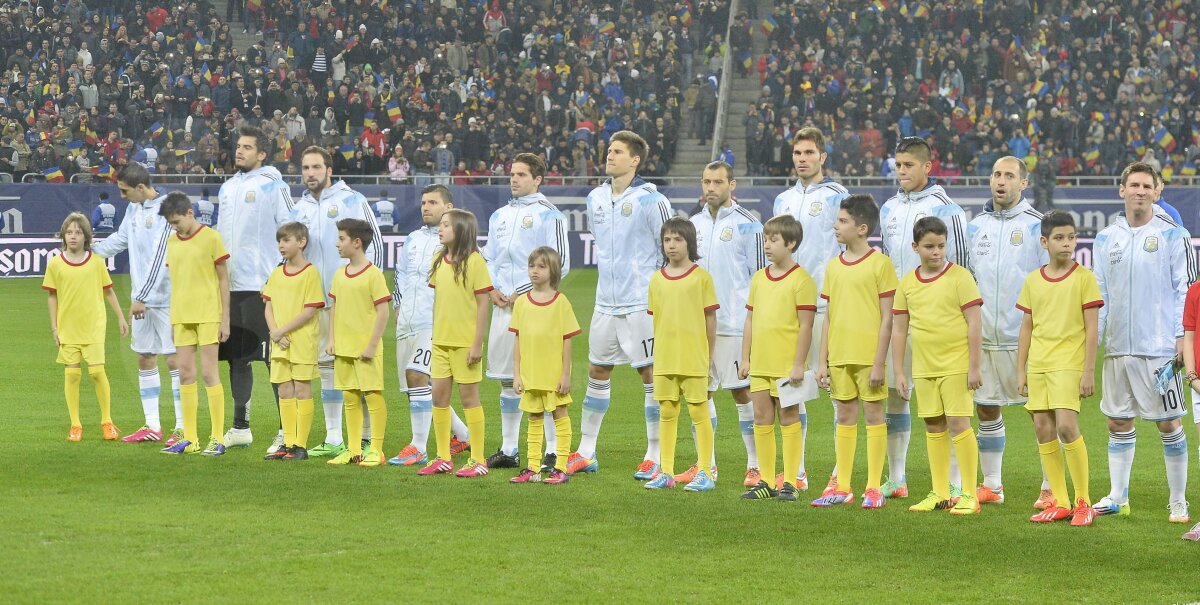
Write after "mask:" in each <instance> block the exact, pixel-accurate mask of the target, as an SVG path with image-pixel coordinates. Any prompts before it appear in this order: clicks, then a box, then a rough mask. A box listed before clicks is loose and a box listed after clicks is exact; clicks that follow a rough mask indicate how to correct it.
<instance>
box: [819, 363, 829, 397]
mask: <svg viewBox="0 0 1200 605" xmlns="http://www.w3.org/2000/svg"><path fill="white" fill-rule="evenodd" d="M817 386H819V387H821V388H822V389H825V390H826V391H828V390H829V366H826V365H823V366H821V367H819V368H817Z"/></svg>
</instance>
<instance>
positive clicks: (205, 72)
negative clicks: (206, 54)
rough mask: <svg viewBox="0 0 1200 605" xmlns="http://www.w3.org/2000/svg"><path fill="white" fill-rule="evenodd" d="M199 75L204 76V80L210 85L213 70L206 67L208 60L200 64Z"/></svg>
mask: <svg viewBox="0 0 1200 605" xmlns="http://www.w3.org/2000/svg"><path fill="white" fill-rule="evenodd" d="M200 77H201V78H204V81H205V82H208V83H209V85H210V86H211V85H212V84H213V72H212V70H211V69H209V67H208V61H205V62H204V65H201V66H200Z"/></svg>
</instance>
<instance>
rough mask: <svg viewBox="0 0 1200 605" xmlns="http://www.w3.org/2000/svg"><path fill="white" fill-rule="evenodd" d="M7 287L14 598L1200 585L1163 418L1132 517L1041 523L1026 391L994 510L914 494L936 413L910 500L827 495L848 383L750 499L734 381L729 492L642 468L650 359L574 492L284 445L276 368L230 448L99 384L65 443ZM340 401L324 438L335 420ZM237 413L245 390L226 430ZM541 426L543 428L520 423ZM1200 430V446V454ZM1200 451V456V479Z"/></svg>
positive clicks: (35, 324) (401, 403) (1041, 596)
mask: <svg viewBox="0 0 1200 605" xmlns="http://www.w3.org/2000/svg"><path fill="white" fill-rule="evenodd" d="M595 279H596V274H595V272H594V271H586V270H580V271H575V272H572V273H571V275H570V276H569V277H568V278H567V279H566V280H565V283H564V286H563V288H564V290H565V292H566V293H567V295H568V296H569V297H570V299H571V301H572V303H573V304H574V305H575V311H576V313H577V314H578V316H579V319H580V323H581V324H583V325H584V326H587V323H588V318H589V317H590V315H591V310H592V309H591V305H592V300H593V292H594V285H595ZM117 283H118V285H117V291H118V295H119V297H120V299H121V301H122V304H123V305H124V306H125V307H126V310H128V297H129V291H128V290H129V285H128V280H127V279H126V278H125V277H123V276H122V277H118V282H117ZM0 298H2V299H3V300H4V301H6V304H5V306H6V308H8V309H9V312H8V317H9V322H8V326H7V327H6V328H5V330H4V338H3V342H4V346H3V349H2V350H0V359H2V360H3V368H4V380H3V384H4V387H3V398H2V401H3V404H0V405H2V406H3V414H2V417H3V419H4V422H3V432H2V433H0V456H2V457H3V459H4V464H3V470H0V505H2V512H0V552H3V553H4V555H3V560H4V571H3V573H2V574H0V594H3V595H4V597H5V598H6V600H9V601H12V602H18V603H33V602H37V603H48V602H80V603H88V602H111V601H116V600H118V599H125V598H132V599H133V600H134V601H146V602H205V603H224V602H255V603H263V602H283V603H311V602H338V601H341V602H352V601H357V602H365V601H367V600H368V599H370V600H371V601H372V602H401V601H409V602H430V601H434V600H435V599H438V600H441V599H446V600H452V602H463V603H484V602H529V601H534V600H537V601H544V602H599V601H607V602H644V601H667V600H687V601H701V602H734V601H745V600H762V599H765V600H768V601H782V600H784V599H789V600H798V601H799V602H849V601H883V602H891V603H964V602H977V603H992V602H1014V603H1020V602H1035V601H1042V600H1053V601H1054V602H1061V603H1067V602H1110V603H1132V602H1137V603H1175V602H1184V601H1194V600H1197V599H1198V598H1200V586H1198V585H1197V583H1196V581H1195V569H1196V565H1197V562H1198V561H1200V550H1198V548H1200V547H1198V546H1197V545H1195V544H1191V543H1185V542H1183V541H1181V540H1180V539H1179V536H1180V534H1181V533H1182V532H1183V531H1184V530H1185V529H1186V527H1184V526H1181V525H1175V524H1169V523H1167V510H1166V498H1167V493H1166V481H1165V479H1164V473H1163V462H1162V454H1161V451H1162V450H1161V446H1160V443H1159V440H1158V437H1157V431H1155V430H1154V428H1153V427H1152V426H1151V425H1149V424H1141V425H1140V429H1141V430H1140V433H1141V447H1140V448H1139V449H1140V450H1141V451H1140V453H1139V456H1138V458H1137V462H1136V464H1135V467H1134V476H1133V481H1132V485H1133V489H1132V498H1131V501H1132V503H1133V510H1134V514H1133V516H1132V517H1126V518H1115V517H1101V518H1098V520H1097V522H1096V525H1095V526H1094V527H1092V528H1072V527H1070V526H1069V525H1068V524H1066V523H1059V524H1055V525H1052V526H1035V525H1033V524H1031V523H1029V522H1028V521H1027V520H1026V519H1027V518H1028V516H1029V515H1030V514H1032V513H1033V512H1034V511H1033V509H1032V507H1031V506H1030V505H1031V503H1032V502H1033V500H1034V498H1035V496H1036V492H1037V487H1038V483H1039V481H1040V471H1039V466H1038V463H1037V453H1036V447H1035V445H1034V440H1033V434H1032V427H1031V425H1030V423H1029V422H1028V420H1026V418H1025V416H1026V414H1025V413H1024V412H1023V411H1021V410H1020V409H1010V410H1009V411H1008V412H1007V414H1006V418H1007V421H1006V422H1007V425H1008V451H1007V455H1006V459H1005V483H1006V487H1007V488H1008V498H1009V501H1008V502H1007V503H1006V504H1003V505H1000V506H988V507H985V508H984V510H983V513H982V514H981V515H978V516H976V517H970V518H954V517H952V516H950V515H948V514H944V513H936V514H924V515H922V514H915V513H909V512H907V510H906V509H907V506H908V505H909V504H910V503H912V502H914V501H915V498H918V497H920V496H922V495H923V494H924V493H925V492H926V491H927V490H928V481H929V472H928V466H927V463H926V459H925V441H924V438H923V429H922V428H921V427H920V426H919V422H917V423H915V424H914V427H913V428H914V432H913V439H912V446H911V448H910V452H909V461H908V466H909V469H908V471H909V486H910V490H911V491H912V493H913V497H911V498H909V499H904V500H896V501H893V502H889V503H888V505H887V507H886V508H884V509H882V510H878V511H865V510H862V509H860V508H859V507H858V506H857V504H858V502H857V501H856V503H855V506H852V507H846V508H840V509H836V510H819V509H814V508H812V507H810V506H808V501H809V500H811V499H812V498H813V497H815V495H816V494H815V492H816V491H819V490H820V488H821V486H822V484H823V483H824V479H825V477H827V476H828V475H827V474H828V472H829V470H830V468H831V467H832V464H833V448H832V432H833V431H832V419H831V410H830V407H829V404H828V401H827V399H822V401H820V402H817V403H815V404H812V405H810V406H809V419H810V422H811V423H812V424H811V426H810V430H809V433H808V435H809V439H808V440H809V443H808V461H807V465H808V470H809V474H810V476H811V477H812V480H813V483H814V486H813V489H812V490H810V491H809V492H808V493H806V494H803V496H804V498H803V499H802V500H801V501H800V502H797V503H795V504H784V503H780V502H745V501H742V500H740V499H739V498H738V495H739V494H740V493H741V491H742V487H741V479H742V473H743V469H744V464H745V452H744V449H743V446H742V440H741V437H740V436H739V434H738V430H737V416H736V415H735V413H734V411H733V407H732V405H733V404H732V400H731V399H730V398H729V396H728V394H721V395H720V396H719V399H718V407H719V410H720V426H719V427H718V431H717V451H718V461H719V464H720V469H721V480H720V482H719V485H718V488H717V490H716V491H715V492H711V493H707V494H691V493H685V492H683V490H682V489H676V490H673V491H671V492H669V493H654V492H650V491H648V490H645V489H642V487H641V484H640V483H638V482H636V481H634V480H633V479H632V478H631V473H632V472H633V470H634V469H635V467H636V466H637V464H638V463H639V462H640V461H641V456H642V453H643V451H644V448H645V428H644V426H645V425H644V424H643V413H642V394H641V389H640V387H639V384H640V383H639V381H638V380H637V378H636V375H635V373H634V372H633V371H632V370H630V369H629V368H619V369H617V370H616V372H615V374H614V381H613V406H612V409H611V410H610V412H609V414H608V416H607V418H606V419H605V422H604V429H603V431H602V435H601V437H600V454H601V457H600V460H601V465H602V466H601V472H600V473H599V474H598V475H591V476H581V477H577V478H575V480H573V481H571V482H570V483H569V484H568V485H565V486H561V487H557V488H554V487H550V486H545V485H523V486H518V485H511V484H509V483H508V478H509V477H510V476H511V475H513V474H515V473H511V472H504V471H496V472H493V473H492V474H491V475H490V476H488V477H486V478H483V479H479V480H464V479H457V478H453V477H448V476H439V477H432V478H419V477H417V476H416V475H415V469H411V468H407V469H400V468H392V467H384V468H376V469H363V468H357V467H337V468H335V467H330V466H328V465H326V464H324V463H323V462H322V461H317V460H314V461H310V462H307V463H295V464H285V463H269V462H264V461H263V460H261V457H262V455H263V453H264V449H265V447H266V445H267V444H268V443H269V442H270V438H271V436H272V434H273V433H274V430H275V427H276V426H277V425H276V422H277V416H276V411H275V409H274V405H273V402H272V401H271V397H270V388H269V385H268V383H267V377H266V372H265V368H264V367H263V366H261V364H259V365H256V369H255V372H256V375H257V378H256V384H255V393H254V402H253V407H252V409H253V421H252V425H253V427H254V434H255V438H256V441H255V443H254V445H253V446H251V447H250V448H248V449H237V450H231V451H230V453H229V454H227V455H226V456H224V457H221V458H216V459H212V458H206V457H201V456H185V457H173V456H164V455H161V454H159V453H157V450H158V447H156V446H154V445H124V444H114V443H106V442H103V441H101V438H100V430H99V416H98V412H97V408H96V404H95V398H94V395H93V392H92V391H91V386H90V383H89V381H88V380H87V379H86V378H85V380H84V384H83V387H82V412H83V418H84V424H85V433H84V441H83V442H82V443H78V444H72V443H68V442H67V441H66V438H65V437H66V433H67V428H68V424H69V423H68V418H67V412H66V409H65V407H66V406H65V405H64V403H63V396H62V371H61V369H60V368H59V366H57V365H55V364H54V357H55V352H54V346H53V342H52V340H51V337H50V331H49V324H48V319H47V312H46V302H45V299H46V297H45V294H44V293H43V291H42V290H41V289H39V288H38V282H36V281H34V280H0ZM391 333H392V332H391V330H390V328H389V331H388V335H389V337H385V339H384V341H385V343H387V344H388V346H387V356H388V357H387V361H388V363H389V364H394V357H393V350H392V349H393V347H392V345H393V344H394V341H393V339H391V338H390V335H391ZM586 351H587V346H586V340H585V339H584V338H583V337H581V338H578V339H576V340H575V349H574V353H575V371H574V376H575V381H574V383H575V389H574V393H573V395H574V399H575V401H576V403H575V404H574V405H573V406H572V410H571V415H572V424H573V427H574V431H575V441H576V443H577V442H578V438H579V436H578V426H579V402H580V401H582V399H583V391H584V385H585V384H586V371H587V354H586ZM107 355H108V375H109V378H110V380H111V381H112V392H113V416H114V419H115V421H116V424H117V426H119V427H120V428H121V429H122V431H123V434H128V433H129V432H132V431H133V430H135V429H137V428H138V426H139V425H140V424H141V420H142V418H141V407H140V404H139V400H138V395H137V383H136V372H137V366H136V360H135V357H134V355H133V353H132V352H130V351H129V348H128V341H127V340H121V339H119V338H118V334H117V332H116V326H115V322H113V321H112V320H111V318H110V320H109V340H108V344H107ZM222 373H223V375H224V369H223V370H222ZM389 374H390V373H389ZM1097 375H1099V371H1097ZM388 381H389V382H388V390H387V393H386V396H387V399H388V402H389V410H390V416H389V421H388V434H387V445H386V450H387V453H388V454H389V455H392V454H394V453H395V452H396V451H397V450H399V449H400V447H402V446H403V445H404V444H405V443H407V441H408V439H409V437H410V432H409V421H408V404H407V399H406V398H405V397H404V396H403V395H402V394H401V393H400V392H399V390H398V389H397V387H396V381H395V376H394V375H389V378H388ZM226 384H228V383H227V382H226ZM164 395H165V394H164ZM483 396H484V402H485V409H486V410H487V413H488V443H487V449H488V450H489V453H490V452H491V451H494V449H495V448H496V447H497V445H498V444H499V438H500V427H499V413H498V404H497V396H498V385H497V384H496V383H495V382H485V383H484V387H483ZM455 405H457V403H456V404H455ZM1098 405H1099V398H1098V397H1093V398H1092V399H1089V400H1088V401H1087V402H1086V403H1085V413H1084V415H1083V423H1084V426H1083V429H1084V430H1083V432H1084V435H1085V437H1086V439H1087V443H1088V447H1089V450H1090V457H1091V486H1092V489H1091V491H1092V495H1093V498H1098V497H1099V496H1101V495H1103V494H1104V493H1105V492H1106V491H1107V489H1108V476H1107V472H1106V471H1107V458H1106V443H1107V432H1106V430H1105V428H1104V423H1103V420H1102V418H1101V416H1100V414H1099V411H1098ZM200 409H201V412H200V426H201V433H202V436H203V434H204V433H206V432H207V428H206V427H207V422H208V419H207V418H208V417H207V411H206V408H205V405H204V404H203V402H202V403H201V407H200ZM320 409H321V408H320V406H319V405H318V406H317V410H318V411H317V417H316V418H315V419H314V428H313V433H312V439H311V440H312V441H313V442H314V443H315V442H317V440H318V439H320V438H321V437H322V436H323V434H324V431H323V426H324V425H323V422H322V419H321V418H322V417H321V412H320ZM162 413H163V420H164V423H169V422H170V420H171V419H172V418H173V412H172V409H171V405H170V402H169V400H168V399H167V397H166V396H164V400H163V405H162ZM231 418H232V404H229V409H228V410H227V411H226V423H227V425H228V423H229V422H231ZM685 418H686V415H685ZM681 420H682V419H681ZM682 424H683V426H682V427H681V430H680V447H679V457H678V459H679V462H678V463H677V464H678V468H680V469H682V468H684V467H686V465H687V462H686V461H687V460H688V459H689V458H690V457H691V456H692V455H693V454H692V452H693V449H692V445H691V443H692V441H691V437H690V435H689V431H688V430H687V428H686V427H687V424H686V421H683V422H682ZM1187 424H1189V425H1190V424H1191V423H1190V422H1187ZM1187 431H1188V433H1189V437H1190V438H1191V439H1192V442H1191V446H1195V445H1196V443H1195V439H1196V437H1195V435H1196V434H1195V432H1194V431H1193V429H1192V427H1191V426H1188V427H1187ZM860 435H862V433H860ZM431 441H432V440H431ZM521 443H522V448H523V447H524V441H523V437H522V442H521ZM431 447H432V443H431ZM864 448H865V437H862V436H860V439H859V455H858V465H859V468H858V469H857V470H856V475H855V476H856V480H855V483H856V484H858V483H860V482H861V478H862V477H863V473H864V472H865V454H864V453H863V452H864ZM1189 449H1190V451H1189V455H1190V454H1191V452H1194V451H1195V450H1194V449H1191V448H1189ZM458 462H459V463H461V457H460V460H459V461H458ZM1194 465H1195V460H1194V459H1193V470H1192V474H1193V478H1192V480H1193V487H1192V488H1191V491H1192V493H1195V489H1196V488H1195V487H1194V484H1195V479H1194V477H1195V466H1194ZM857 487H859V488H860V489H861V486H857ZM1198 512H1200V511H1198Z"/></svg>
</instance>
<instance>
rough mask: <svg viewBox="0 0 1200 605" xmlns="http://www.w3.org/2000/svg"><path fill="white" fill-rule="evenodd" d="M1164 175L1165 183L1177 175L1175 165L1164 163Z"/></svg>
mask: <svg viewBox="0 0 1200 605" xmlns="http://www.w3.org/2000/svg"><path fill="white" fill-rule="evenodd" d="M1162 177H1163V182H1164V183H1170V182H1171V179H1173V178H1174V177H1175V165H1174V164H1169V163H1168V164H1163V167H1162Z"/></svg>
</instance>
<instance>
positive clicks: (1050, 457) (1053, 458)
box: [1038, 439, 1082, 508]
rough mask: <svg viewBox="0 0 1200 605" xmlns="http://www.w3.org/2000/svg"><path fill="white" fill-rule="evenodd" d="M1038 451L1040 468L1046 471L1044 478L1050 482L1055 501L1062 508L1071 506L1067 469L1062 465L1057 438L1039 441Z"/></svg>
mask: <svg viewBox="0 0 1200 605" xmlns="http://www.w3.org/2000/svg"><path fill="white" fill-rule="evenodd" d="M1081 445H1082V444H1081ZM1038 453H1039V454H1041V456H1042V469H1043V470H1044V471H1046V480H1047V481H1049V482H1050V491H1052V492H1054V500H1055V503H1056V504H1057V505H1058V506H1061V507H1063V508H1071V497H1070V495H1069V494H1068V493H1067V469H1066V468H1065V466H1064V465H1063V457H1062V450H1061V449H1059V447H1058V439H1055V440H1053V441H1051V442H1049V443H1039V444H1038Z"/></svg>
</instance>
